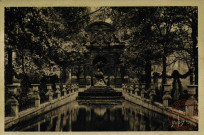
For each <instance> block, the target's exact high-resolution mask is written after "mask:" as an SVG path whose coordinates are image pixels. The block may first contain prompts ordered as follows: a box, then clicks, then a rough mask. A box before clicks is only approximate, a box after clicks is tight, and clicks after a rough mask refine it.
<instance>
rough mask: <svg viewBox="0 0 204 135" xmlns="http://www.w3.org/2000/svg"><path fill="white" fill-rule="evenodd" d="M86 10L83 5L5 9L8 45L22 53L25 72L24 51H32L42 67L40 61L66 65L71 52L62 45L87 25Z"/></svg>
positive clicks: (32, 54)
mask: <svg viewBox="0 0 204 135" xmlns="http://www.w3.org/2000/svg"><path fill="white" fill-rule="evenodd" d="M85 13H87V9H86V8H83V7H82V8H30V7H29V8H20V7H19V8H6V10H5V22H6V23H5V37H6V40H5V41H6V42H5V45H6V47H7V46H12V48H13V49H16V50H17V51H18V53H19V54H20V56H21V65H22V71H23V73H25V70H24V58H25V51H29V52H30V53H31V56H32V58H33V61H34V62H35V64H36V65H38V66H39V67H40V66H41V64H50V65H53V64H57V65H59V66H60V67H67V66H68V65H69V64H70V63H69V62H70V61H71V59H72V58H71V57H72V52H70V51H67V50H66V49H64V48H62V44H63V43H64V42H65V41H71V40H72V39H73V35H76V34H77V33H79V31H80V29H81V28H82V27H84V24H85V23H86V22H87V20H88V17H85V18H84V17H83V16H84V14H85ZM11 19H12V20H11ZM74 45H75V44H73V47H71V48H74ZM72 50H73V49H72ZM74 57H75V56H74Z"/></svg>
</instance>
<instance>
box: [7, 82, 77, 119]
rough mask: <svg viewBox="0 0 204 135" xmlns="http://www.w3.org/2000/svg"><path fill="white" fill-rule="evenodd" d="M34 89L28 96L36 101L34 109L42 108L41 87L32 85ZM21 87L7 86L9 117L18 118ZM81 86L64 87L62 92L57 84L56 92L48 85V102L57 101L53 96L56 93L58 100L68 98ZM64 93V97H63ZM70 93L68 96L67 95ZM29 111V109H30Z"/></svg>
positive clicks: (15, 85)
mask: <svg viewBox="0 0 204 135" xmlns="http://www.w3.org/2000/svg"><path fill="white" fill-rule="evenodd" d="M31 86H32V89H30V91H29V93H28V96H29V99H30V100H34V107H40V106H41V104H40V99H41V98H40V90H39V86H40V84H31ZM18 87H19V84H10V85H7V88H8V93H9V99H8V100H7V101H6V106H8V107H9V110H10V112H9V113H10V114H9V115H8V116H11V117H18V113H19V102H18V100H17V99H16V96H15V95H16V94H17V93H18V92H17V88H18ZM78 89H79V86H78V84H72V85H71V86H67V85H66V84H63V85H62V90H61V85H60V84H59V83H56V91H55V92H54V90H53V88H52V84H47V93H46V94H45V95H46V96H48V99H49V100H48V102H52V101H53V100H55V99H54V98H53V95H54V94H55V93H56V94H57V99H56V100H58V99H61V98H62V97H66V96H68V94H70V93H73V92H76V91H78ZM61 93H63V95H61ZM67 93H68V94H67ZM28 109H29V108H28Z"/></svg>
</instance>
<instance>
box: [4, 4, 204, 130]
mask: <svg viewBox="0 0 204 135" xmlns="http://www.w3.org/2000/svg"><path fill="white" fill-rule="evenodd" d="M198 59H199V58H198V6H132V7H129V6H119V7H118V6H96V7H94V6H86V7H84V6H78V7H57V6H56V7H34V6H33V7H15V6H14V7H4V60H3V61H4V70H3V72H4V97H5V98H4V103H3V104H4V131H5V132H28V131H29V132H70V131H71V132H81V131H82V132H87V131H96V132H99V131H106V132H110V131H135V132H137V131H169V132H171V131H185V132H189V131H199V128H198V127H199V124H198V121H199V114H200V113H199V109H198V108H199V105H200V104H199V105H198V99H199V94H198V93H199V92H198V91H199V89H198V82H199V77H198V75H199V74H198V73H199V70H198V69H199V68H198Z"/></svg>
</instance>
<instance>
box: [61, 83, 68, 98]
mask: <svg viewBox="0 0 204 135" xmlns="http://www.w3.org/2000/svg"><path fill="white" fill-rule="evenodd" d="M62 87H63V89H62V91H63V95H64V96H66V95H67V90H66V87H67V86H66V84H63V86H62Z"/></svg>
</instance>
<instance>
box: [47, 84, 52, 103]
mask: <svg viewBox="0 0 204 135" xmlns="http://www.w3.org/2000/svg"><path fill="white" fill-rule="evenodd" d="M47 90H48V92H47V93H46V95H47V96H48V97H49V102H51V101H52V100H53V91H52V84H47Z"/></svg>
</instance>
